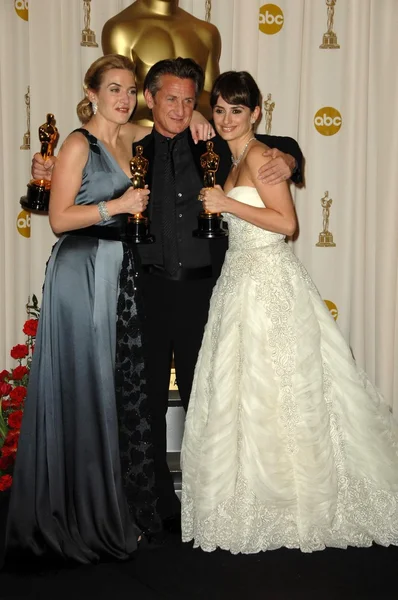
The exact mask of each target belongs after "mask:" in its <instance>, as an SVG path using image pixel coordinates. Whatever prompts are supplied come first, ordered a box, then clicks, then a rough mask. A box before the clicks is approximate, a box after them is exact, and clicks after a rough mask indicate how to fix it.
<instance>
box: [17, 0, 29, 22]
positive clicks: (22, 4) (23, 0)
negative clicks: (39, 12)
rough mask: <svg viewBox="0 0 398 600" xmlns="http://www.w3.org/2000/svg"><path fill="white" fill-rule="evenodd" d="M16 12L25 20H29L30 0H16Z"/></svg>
mask: <svg viewBox="0 0 398 600" xmlns="http://www.w3.org/2000/svg"><path fill="white" fill-rule="evenodd" d="M14 7H15V12H16V13H17V15H18V17H21V19H23V20H24V21H28V20H29V3H28V0H14Z"/></svg>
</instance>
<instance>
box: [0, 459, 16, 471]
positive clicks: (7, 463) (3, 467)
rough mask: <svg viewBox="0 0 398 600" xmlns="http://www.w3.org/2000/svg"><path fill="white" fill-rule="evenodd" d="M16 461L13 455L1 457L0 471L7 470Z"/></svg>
mask: <svg viewBox="0 0 398 600" xmlns="http://www.w3.org/2000/svg"><path fill="white" fill-rule="evenodd" d="M13 462H14V460H13V456H1V457H0V471H7V469H8V468H9V467H11V465H12V463H13Z"/></svg>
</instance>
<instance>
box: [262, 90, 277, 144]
mask: <svg viewBox="0 0 398 600" xmlns="http://www.w3.org/2000/svg"><path fill="white" fill-rule="evenodd" d="M271 98H272V95H271V94H268V95H267V99H266V100H264V113H265V133H266V134H267V135H270V133H271V127H272V111H273V110H274V108H275V102H272V101H271Z"/></svg>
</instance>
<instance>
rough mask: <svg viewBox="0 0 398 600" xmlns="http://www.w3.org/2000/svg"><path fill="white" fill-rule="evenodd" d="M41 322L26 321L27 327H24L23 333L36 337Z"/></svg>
mask: <svg viewBox="0 0 398 600" xmlns="http://www.w3.org/2000/svg"><path fill="white" fill-rule="evenodd" d="M38 324H39V321H38V320H37V319H28V320H27V321H25V325H24V326H23V330H22V331H23V332H24V333H26V335H30V336H31V337H35V336H36V333H37V326H38Z"/></svg>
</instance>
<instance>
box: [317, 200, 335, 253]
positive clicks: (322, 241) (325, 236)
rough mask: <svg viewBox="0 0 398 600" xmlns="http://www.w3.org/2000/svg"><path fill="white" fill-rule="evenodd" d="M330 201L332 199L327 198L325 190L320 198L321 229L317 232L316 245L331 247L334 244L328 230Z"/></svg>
mask: <svg viewBox="0 0 398 600" xmlns="http://www.w3.org/2000/svg"><path fill="white" fill-rule="evenodd" d="M332 202H333V200H332V199H331V198H329V192H327V191H326V192H325V195H324V197H323V198H321V204H322V217H323V231H321V233H320V234H319V239H318V242H317V244H315V245H316V246H320V247H328V246H330V247H333V246H335V245H336V244H335V243H334V241H333V234H332V233H330V231H329V219H330V207H331V206H332Z"/></svg>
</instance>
